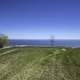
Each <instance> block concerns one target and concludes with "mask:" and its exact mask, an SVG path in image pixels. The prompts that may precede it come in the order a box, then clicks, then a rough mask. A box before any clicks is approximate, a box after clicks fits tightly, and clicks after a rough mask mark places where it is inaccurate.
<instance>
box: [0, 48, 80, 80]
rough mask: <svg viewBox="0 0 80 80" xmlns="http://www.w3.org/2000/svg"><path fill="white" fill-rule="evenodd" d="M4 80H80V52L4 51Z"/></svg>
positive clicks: (0, 56) (0, 73) (0, 76)
mask: <svg viewBox="0 0 80 80" xmlns="http://www.w3.org/2000/svg"><path fill="white" fill-rule="evenodd" d="M0 80H80V49H79V48H63V47H61V48H58V47H55V48H40V47H23V48H19V47H16V48H8V49H0Z"/></svg>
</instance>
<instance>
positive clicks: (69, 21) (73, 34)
mask: <svg viewBox="0 0 80 80" xmlns="http://www.w3.org/2000/svg"><path fill="white" fill-rule="evenodd" d="M0 33H1V34H6V35H8V37H9V38H10V39H47V38H49V37H50V36H52V35H53V36H54V37H55V38H56V39H80V0H0Z"/></svg>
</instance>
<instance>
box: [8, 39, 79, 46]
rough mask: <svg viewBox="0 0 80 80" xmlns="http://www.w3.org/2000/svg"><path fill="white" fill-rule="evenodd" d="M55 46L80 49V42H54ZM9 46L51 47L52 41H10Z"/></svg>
mask: <svg viewBox="0 0 80 80" xmlns="http://www.w3.org/2000/svg"><path fill="white" fill-rule="evenodd" d="M52 44H53V45H54V46H64V47H80V40H53V41H52ZM8 45H40V46H43V45H45V46H50V45H51V40H9V41H8Z"/></svg>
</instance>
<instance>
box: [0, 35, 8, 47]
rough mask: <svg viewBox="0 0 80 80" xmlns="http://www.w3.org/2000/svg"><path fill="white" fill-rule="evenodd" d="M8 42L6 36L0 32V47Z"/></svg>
mask: <svg viewBox="0 0 80 80" xmlns="http://www.w3.org/2000/svg"><path fill="white" fill-rule="evenodd" d="M7 43H8V37H7V36H6V35H4V34H0V48H2V47H4V46H6V45H7Z"/></svg>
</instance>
